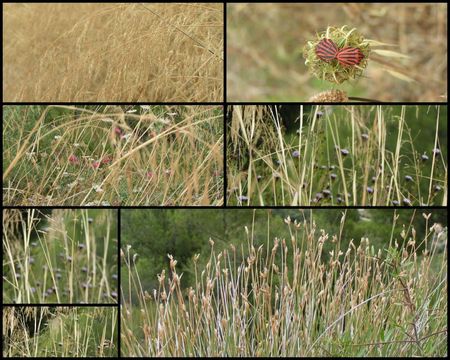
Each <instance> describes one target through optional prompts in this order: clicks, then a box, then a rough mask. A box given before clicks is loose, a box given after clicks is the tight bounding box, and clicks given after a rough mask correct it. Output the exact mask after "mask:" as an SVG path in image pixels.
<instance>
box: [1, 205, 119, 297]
mask: <svg viewBox="0 0 450 360" xmlns="http://www.w3.org/2000/svg"><path fill="white" fill-rule="evenodd" d="M118 231H119V229H118V210H115V209H89V210H87V209H4V210H3V253H2V259H3V267H2V275H3V293H2V300H3V301H2V303H3V304H117V303H118V300H119V294H118V285H119V273H118V272H119V263H118V260H119V252H118V249H119V244H118Z"/></svg>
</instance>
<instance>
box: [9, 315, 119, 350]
mask: <svg viewBox="0 0 450 360" xmlns="http://www.w3.org/2000/svg"><path fill="white" fill-rule="evenodd" d="M2 339H3V341H2V345H3V346H2V348H3V357H5V358H9V357H20V358H29V357H32V358H33V357H34V358H37V357H41V358H50V357H55V358H62V357H71V358H74V357H83V358H86V357H90V358H94V357H95V358H97V357H115V358H117V356H118V351H117V344H118V310H117V307H111V306H110V307H105V306H98V307H68V306H41V307H35V306H5V307H4V308H3V338H2Z"/></svg>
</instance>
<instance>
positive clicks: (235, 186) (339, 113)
mask: <svg viewBox="0 0 450 360" xmlns="http://www.w3.org/2000/svg"><path fill="white" fill-rule="evenodd" d="M226 126H227V205H229V206H394V207H399V206H447V195H448V187H447V183H448V172H447V166H448V165H447V164H448V158H447V156H448V153H447V151H448V148H447V132H448V117H447V106H446V105H302V104H285V105H229V106H228V107H227V124H226Z"/></svg>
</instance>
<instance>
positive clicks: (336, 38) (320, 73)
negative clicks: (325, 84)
mask: <svg viewBox="0 0 450 360" xmlns="http://www.w3.org/2000/svg"><path fill="white" fill-rule="evenodd" d="M324 39H327V40H330V41H331V42H332V43H333V44H335V46H336V48H337V51H340V50H342V49H344V48H353V49H359V51H358V53H360V54H362V56H363V57H362V59H360V60H359V61H358V63H357V64H356V65H351V66H345V65H343V64H342V63H341V62H339V61H338V59H337V57H335V58H333V59H330V60H329V61H324V60H323V59H320V58H319V57H318V56H317V52H316V49H317V45H318V44H319V43H320V42H321V41H322V40H324ZM369 55H370V44H369V42H368V41H367V40H365V39H364V37H363V36H362V35H361V34H360V33H359V32H358V31H357V30H356V29H355V28H353V29H351V28H349V27H348V26H347V25H344V26H342V27H340V28H337V27H333V26H329V27H328V28H327V29H326V30H325V31H323V32H321V33H319V34H317V37H316V39H314V40H310V41H308V42H307V43H306V45H305V47H304V48H303V57H304V58H305V65H306V66H307V67H308V68H309V71H310V73H311V74H313V75H314V76H316V77H317V78H319V79H321V80H327V81H330V82H333V83H336V84H342V83H343V82H344V81H346V80H356V79H358V78H359V77H360V76H361V75H362V73H363V71H364V69H365V68H366V67H367V64H368V59H369Z"/></svg>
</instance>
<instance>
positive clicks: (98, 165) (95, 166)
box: [92, 161, 100, 169]
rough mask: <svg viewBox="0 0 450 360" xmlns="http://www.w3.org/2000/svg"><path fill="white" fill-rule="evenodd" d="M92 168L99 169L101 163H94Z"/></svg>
mask: <svg viewBox="0 0 450 360" xmlns="http://www.w3.org/2000/svg"><path fill="white" fill-rule="evenodd" d="M92 167H93V168H94V169H98V168H99V167H100V162H99V161H94V162H93V163H92Z"/></svg>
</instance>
